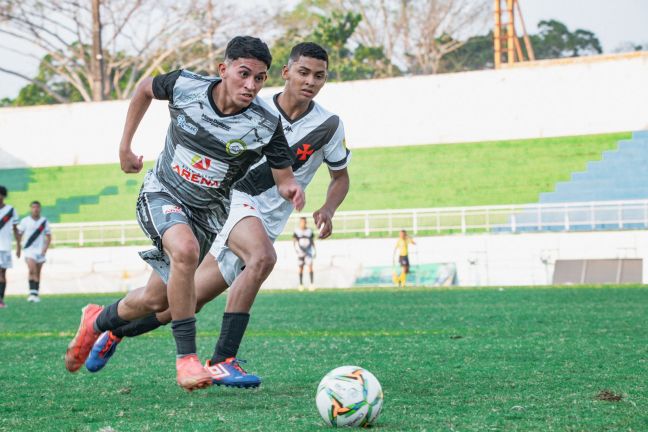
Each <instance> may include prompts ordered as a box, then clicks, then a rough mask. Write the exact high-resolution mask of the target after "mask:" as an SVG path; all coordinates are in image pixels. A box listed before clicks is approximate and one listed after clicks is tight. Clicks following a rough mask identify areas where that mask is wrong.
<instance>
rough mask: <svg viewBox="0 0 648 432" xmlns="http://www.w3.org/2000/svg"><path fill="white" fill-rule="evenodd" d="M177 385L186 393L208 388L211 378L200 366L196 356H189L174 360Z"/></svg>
mask: <svg viewBox="0 0 648 432" xmlns="http://www.w3.org/2000/svg"><path fill="white" fill-rule="evenodd" d="M176 372H177V381H178V385H180V387H182V388H183V389H185V390H187V391H193V390H197V389H202V388H206V387H209V386H210V385H211V384H212V377H211V374H210V373H209V371H208V370H206V369H205V368H204V367H203V365H201V364H200V360H198V356H197V355H196V354H189V355H186V356H184V357H180V358H177V359H176Z"/></svg>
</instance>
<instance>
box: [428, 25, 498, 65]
mask: <svg viewBox="0 0 648 432" xmlns="http://www.w3.org/2000/svg"><path fill="white" fill-rule="evenodd" d="M493 58H494V54H493V32H492V31H491V32H489V33H488V34H486V35H482V36H473V37H471V38H469V39H468V40H467V41H466V43H465V44H464V45H462V46H461V47H459V48H457V49H456V50H455V51H453V52H451V53H449V54H446V55H445V56H443V58H442V59H441V65H440V68H439V72H441V73H445V72H461V71H469V70H478V69H492V68H493V61H494V60H493Z"/></svg>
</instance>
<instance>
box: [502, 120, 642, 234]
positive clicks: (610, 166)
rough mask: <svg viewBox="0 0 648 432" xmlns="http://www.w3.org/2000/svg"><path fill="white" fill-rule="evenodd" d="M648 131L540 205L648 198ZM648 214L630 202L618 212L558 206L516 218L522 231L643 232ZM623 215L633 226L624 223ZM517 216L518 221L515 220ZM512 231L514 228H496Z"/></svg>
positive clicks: (579, 174) (545, 196)
mask: <svg viewBox="0 0 648 432" xmlns="http://www.w3.org/2000/svg"><path fill="white" fill-rule="evenodd" d="M646 166H648V131H638V132H633V134H632V138H631V139H629V140H621V141H619V142H618V144H617V146H616V148H614V149H611V150H606V151H604V152H603V154H602V158H601V160H598V161H590V162H588V163H587V167H586V169H585V171H579V172H574V173H572V174H571V178H570V179H569V180H567V181H561V182H558V183H556V185H555V188H554V190H553V191H551V192H543V193H541V194H540V200H539V202H540V204H560V203H565V204H567V203H587V202H593V201H596V202H601V201H603V202H605V201H610V202H612V201H615V202H618V201H629V200H645V199H648V170H646ZM645 211H646V210H645V209H644V208H642V207H641V206H637V205H634V204H631V203H629V204H628V205H627V206H626V205H618V206H617V207H616V208H615V209H614V210H612V209H610V210H605V209H603V210H597V211H596V213H593V211H591V210H589V209H588V208H587V206H586V205H583V206H579V207H565V209H564V210H560V209H559V208H558V207H555V208H554V209H551V210H550V211H547V212H544V213H539V212H537V211H534V212H531V211H526V212H522V213H519V214H516V215H514V217H515V220H516V223H517V224H518V226H519V228H517V230H518V231H562V230H564V226H565V224H566V223H567V224H569V227H570V229H571V230H583V231H585V230H588V231H589V230H606V229H644V228H648V225H647V224H646V222H645ZM621 216H623V219H625V220H633V222H630V223H621V224H620V223H619V220H620V219H621ZM512 217H513V216H512ZM497 231H509V229H499V228H498V229H497Z"/></svg>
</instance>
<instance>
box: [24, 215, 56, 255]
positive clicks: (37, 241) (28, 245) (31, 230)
mask: <svg viewBox="0 0 648 432" xmlns="http://www.w3.org/2000/svg"><path fill="white" fill-rule="evenodd" d="M18 232H20V234H22V249H23V251H24V252H25V254H28V253H29V252H34V253H38V254H40V253H41V251H42V250H43V246H44V244H45V235H46V234H49V233H50V232H51V231H50V226H49V222H48V221H47V219H46V218H45V217H44V216H41V217H40V218H38V219H37V220H34V218H33V217H31V216H27V217H25V218H23V220H21V221H20V224H18Z"/></svg>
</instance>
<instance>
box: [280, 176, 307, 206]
mask: <svg viewBox="0 0 648 432" xmlns="http://www.w3.org/2000/svg"><path fill="white" fill-rule="evenodd" d="M287 183H288V184H285V183H284V184H282V185H281V186H280V187H279V195H281V196H282V197H283V198H284V199H286V200H287V201H290V203H291V204H292V205H293V207H295V209H296V210H297V211H301V209H303V208H304V205H305V204H306V196H305V195H304V190H303V189H302V188H301V186H299V185H298V184H297V182H296V181H292V182H287Z"/></svg>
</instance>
